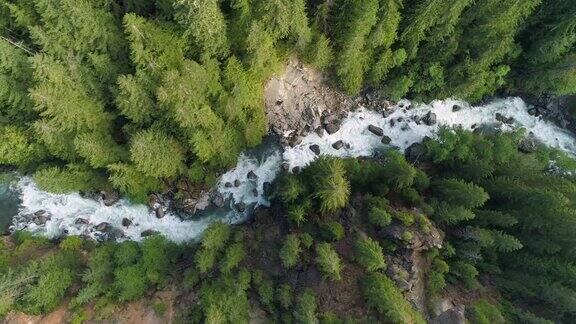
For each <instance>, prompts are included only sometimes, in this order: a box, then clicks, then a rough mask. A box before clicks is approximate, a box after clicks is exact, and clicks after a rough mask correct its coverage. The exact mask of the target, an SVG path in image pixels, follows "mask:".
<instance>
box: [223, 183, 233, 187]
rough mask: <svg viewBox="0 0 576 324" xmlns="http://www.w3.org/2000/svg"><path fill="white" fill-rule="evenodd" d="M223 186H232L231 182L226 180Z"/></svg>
mask: <svg viewBox="0 0 576 324" xmlns="http://www.w3.org/2000/svg"><path fill="white" fill-rule="evenodd" d="M224 188H232V182H226V183H225V184H224Z"/></svg>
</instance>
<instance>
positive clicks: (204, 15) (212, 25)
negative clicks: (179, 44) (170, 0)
mask: <svg viewBox="0 0 576 324" xmlns="http://www.w3.org/2000/svg"><path fill="white" fill-rule="evenodd" d="M174 16H175V19H176V21H178V23H179V24H180V25H181V26H182V27H183V28H184V37H186V39H188V42H189V44H190V47H191V49H192V51H193V52H194V53H195V54H196V56H197V57H200V56H202V55H206V56H214V57H219V58H221V57H224V56H226V54H227V53H228V51H229V49H228V47H229V45H228V39H227V37H226V21H225V19H224V14H223V13H222V11H221V10H220V7H219V2H218V1H216V0H206V1H202V2H199V1H187V0H185V1H179V2H177V3H176V4H175V14H174Z"/></svg>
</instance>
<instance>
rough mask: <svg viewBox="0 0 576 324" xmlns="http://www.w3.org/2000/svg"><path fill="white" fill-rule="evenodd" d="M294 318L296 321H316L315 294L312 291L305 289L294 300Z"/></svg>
mask: <svg viewBox="0 0 576 324" xmlns="http://www.w3.org/2000/svg"><path fill="white" fill-rule="evenodd" d="M293 315H294V319H295V320H296V322H297V323H316V322H318V318H317V314H316V296H315V295H314V292H312V291H311V290H309V289H306V290H305V291H304V292H303V293H302V294H301V295H300V296H298V298H297V300H296V307H295V308H294V314H293Z"/></svg>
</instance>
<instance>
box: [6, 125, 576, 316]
mask: <svg viewBox="0 0 576 324" xmlns="http://www.w3.org/2000/svg"><path fill="white" fill-rule="evenodd" d="M522 135H523V134H521V133H512V134H496V135H478V134H473V133H471V132H467V131H462V130H458V129H445V130H444V131H443V132H442V133H441V135H440V137H439V138H438V139H436V140H432V139H429V140H426V141H425V142H424V143H423V149H424V155H423V158H422V159H421V160H420V161H419V162H418V163H416V164H411V163H410V162H408V161H407V160H406V159H405V157H404V156H403V155H402V154H400V153H398V152H396V151H394V150H390V151H387V152H386V153H385V154H384V155H382V156H380V157H379V158H377V159H358V158H348V159H340V158H334V157H320V158H319V159H317V160H316V161H315V162H313V163H312V164H311V165H310V166H308V167H307V168H305V169H304V170H303V171H302V172H301V173H299V174H293V173H288V172H284V173H283V174H282V175H281V176H280V177H279V179H278V180H277V181H276V182H275V183H274V193H273V197H274V198H273V200H274V204H273V206H275V207H273V208H272V209H267V210H263V211H262V214H259V215H256V218H255V220H254V221H252V222H250V223H249V224H246V225H239V226H230V225H227V224H224V223H221V222H215V223H213V224H212V225H211V226H210V227H209V228H208V229H207V230H206V232H205V233H204V235H203V238H202V240H201V242H200V243H199V244H184V245H176V244H174V243H170V242H169V241H167V240H166V239H165V238H163V237H162V236H160V235H156V236H151V237H149V238H147V239H145V240H144V241H143V242H142V243H141V244H139V243H136V242H133V241H125V242H122V243H114V242H109V243H105V244H96V243H95V242H93V241H90V240H84V239H82V238H80V237H78V236H69V237H67V238H65V239H63V240H61V241H60V242H57V243H55V242H53V241H48V240H47V239H45V238H42V237H35V236H32V235H30V234H29V233H27V232H15V233H14V234H13V236H12V239H11V240H9V241H6V240H4V241H3V242H4V243H3V245H2V248H1V249H0V251H1V252H0V291H2V292H3V294H2V297H1V298H0V315H2V314H6V313H7V312H8V311H10V310H14V309H16V310H20V311H24V312H26V313H29V314H43V313H46V312H50V311H53V310H54V309H56V308H57V307H58V306H59V305H60V304H61V303H62V302H63V301H64V300H68V301H69V302H68V303H67V308H68V309H70V310H71V312H72V313H73V317H72V319H71V321H72V322H74V323H82V321H84V320H88V319H92V320H105V319H107V318H109V317H110V316H112V314H114V312H116V311H118V310H119V309H121V306H122V305H123V303H126V302H130V301H134V300H138V299H140V298H143V297H144V296H150V294H149V293H148V292H150V291H157V290H158V291H161V290H163V289H169V288H170V287H178V288H176V289H177V291H178V295H177V296H178V297H177V298H176V305H177V307H176V308H177V315H176V318H175V321H176V322H178V323H248V322H249V320H250V319H252V315H251V309H252V308H251V307H252V306H251V305H253V303H254V302H257V303H258V304H259V305H260V307H261V308H262V309H263V310H264V312H265V314H266V318H267V319H268V321H270V322H282V323H318V322H320V323H376V322H384V323H425V322H424V315H423V313H422V310H420V311H418V310H416V309H415V308H413V306H412V304H410V303H409V302H408V301H407V300H406V299H405V298H404V295H403V293H402V291H401V290H400V288H399V287H400V286H399V285H398V281H397V280H402V279H400V278H397V277H396V276H391V275H390V274H389V272H388V270H390V269H391V268H393V267H394V266H395V263H394V262H395V261H394V260H395V256H397V255H402V253H404V252H403V251H407V250H410V249H411V247H410V246H411V245H413V244H414V242H416V240H417V239H416V238H418V237H424V236H426V235H428V234H430V233H433V232H435V231H440V232H441V233H442V237H443V242H442V244H441V245H440V246H432V247H430V248H428V249H426V250H425V251H423V257H424V258H425V259H426V260H427V262H428V263H429V267H428V269H427V270H426V274H425V277H426V280H425V282H426V284H425V290H424V293H425V296H426V298H425V300H426V304H425V305H424V311H426V308H430V307H432V305H433V304H434V303H435V302H436V301H437V300H438V299H439V298H441V297H442V295H443V294H445V293H446V292H448V291H452V292H454V289H457V291H459V294H463V295H472V296H473V297H474V298H473V299H472V300H471V301H469V305H467V309H468V311H467V318H468V320H469V321H470V323H472V324H481V323H505V322H506V323H570V322H571V319H573V318H574V316H576V303H574V300H575V298H574V296H575V294H576V285H575V281H574V278H575V273H574V271H575V266H574V265H575V263H576V257H575V254H574V252H575V251H574V249H575V246H576V241H575V240H576V236H574V235H572V234H573V233H574V232H575V231H576V214H575V210H576V209H575V204H576V179H575V178H574V176H573V174H574V173H573V172H574V171H575V170H576V162H575V161H574V160H571V159H569V158H567V157H566V156H565V155H563V154H562V153H559V152H557V151H554V150H549V149H545V148H540V149H539V150H538V151H536V152H534V153H530V154H526V153H522V152H520V151H519V150H518V148H517V144H516V143H517V141H518V138H520V137H522ZM551 159H553V160H555V161H558V163H557V164H556V165H555V167H554V168H550V164H549V161H550V160H551ZM471 170H472V171H473V172H471ZM390 229H396V230H397V231H399V232H397V233H395V234H394V231H390ZM400 273H401V272H400ZM316 276H318V277H316ZM406 276H407V274H406ZM478 296H480V297H478ZM338 298H344V300H345V301H346V302H345V303H341V302H340V299H338ZM178 301H180V303H178ZM163 302H165V301H159V302H156V303H154V304H153V305H152V306H151V307H153V309H154V310H155V311H156V312H158V313H159V314H163V313H164V312H165V311H166V307H167V305H166V304H163ZM334 302H336V304H334ZM87 306H91V307H92V308H93V309H94V311H93V315H92V316H93V317H89V315H88V313H87V311H86V309H87V308H86V307H87Z"/></svg>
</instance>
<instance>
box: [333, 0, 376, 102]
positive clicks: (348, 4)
mask: <svg viewBox="0 0 576 324" xmlns="http://www.w3.org/2000/svg"><path fill="white" fill-rule="evenodd" d="M333 6H334V8H333V10H334V14H333V17H332V22H333V24H334V27H333V31H332V39H334V41H335V45H336V47H337V51H338V52H339V53H340V54H339V56H338V58H337V62H336V74H337V75H338V78H339V80H340V84H341V85H342V87H343V88H344V90H345V91H346V92H348V93H349V94H356V93H358V91H360V89H361V87H362V85H363V82H364V74H365V72H366V69H367V63H368V62H370V59H371V58H369V57H367V52H366V48H365V46H366V42H367V37H368V35H369V33H370V30H371V29H372V27H373V26H374V25H375V24H376V21H377V14H378V1H377V0H367V1H359V0H340V1H336V2H335V3H334V5H333Z"/></svg>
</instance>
